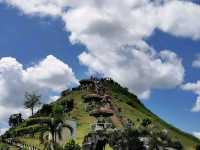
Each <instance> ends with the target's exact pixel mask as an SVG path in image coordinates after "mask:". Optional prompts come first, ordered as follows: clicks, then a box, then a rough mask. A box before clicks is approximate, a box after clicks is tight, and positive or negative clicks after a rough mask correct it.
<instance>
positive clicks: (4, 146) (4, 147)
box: [0, 143, 9, 150]
mask: <svg viewBox="0 0 200 150" xmlns="http://www.w3.org/2000/svg"><path fill="white" fill-rule="evenodd" d="M0 150H9V147H8V145H7V144H4V143H0Z"/></svg>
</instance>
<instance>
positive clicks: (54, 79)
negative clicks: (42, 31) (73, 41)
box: [0, 55, 78, 122]
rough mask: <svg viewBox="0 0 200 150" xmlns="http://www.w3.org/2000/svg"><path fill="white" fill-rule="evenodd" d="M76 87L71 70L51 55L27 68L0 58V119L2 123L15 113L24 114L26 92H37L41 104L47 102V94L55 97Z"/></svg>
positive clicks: (12, 60)
mask: <svg viewBox="0 0 200 150" xmlns="http://www.w3.org/2000/svg"><path fill="white" fill-rule="evenodd" d="M77 84H78V81H77V79H76V78H75V76H74V73H73V72H72V69H71V68H70V67H69V66H68V65H67V64H65V63H63V62H62V61H61V60H59V59H57V58H56V57H54V56H52V55H49V56H47V57H46V58H45V59H43V60H41V61H40V62H39V63H37V64H34V65H33V66H30V67H28V68H24V67H23V65H22V64H21V63H20V62H18V61H17V60H16V59H15V58H12V57H3V58H1V59H0V110H1V112H0V120H1V121H2V120H3V121H5V122H6V121H7V118H8V116H9V115H10V114H12V113H16V112H21V113H23V114H24V115H25V116H27V115H28V114H27V111H25V110H24V109H23V101H24V94H25V92H26V91H28V92H39V93H40V94H42V96H43V99H42V100H43V102H47V101H48V99H49V98H48V96H49V94H52V93H53V94H59V93H60V92H61V90H64V89H66V88H69V87H72V86H74V85H77Z"/></svg>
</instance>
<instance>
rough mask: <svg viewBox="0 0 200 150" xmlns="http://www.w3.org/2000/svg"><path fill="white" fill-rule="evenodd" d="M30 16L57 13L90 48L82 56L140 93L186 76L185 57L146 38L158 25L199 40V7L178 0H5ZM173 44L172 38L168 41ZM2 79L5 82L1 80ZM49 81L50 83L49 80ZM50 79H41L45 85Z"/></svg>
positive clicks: (169, 85)
mask: <svg viewBox="0 0 200 150" xmlns="http://www.w3.org/2000/svg"><path fill="white" fill-rule="evenodd" d="M2 2H5V3H7V4H9V5H11V6H14V7H17V8H19V9H20V10H22V11H23V12H24V13H25V14H28V15H42V16H43V15H49V16H59V17H61V18H62V20H63V21H64V22H65V28H66V30H67V31H69V32H70V33H71V34H70V37H69V38H70V40H71V42H72V43H73V44H74V43H82V44H84V45H85V46H86V48H87V50H86V51H84V52H83V53H82V54H80V55H79V56H78V58H79V61H80V62H81V63H82V64H83V65H86V66H87V67H88V68H89V71H90V72H92V73H94V72H98V73H102V74H104V75H105V76H110V77H112V78H114V79H115V80H117V81H118V82H120V83H121V84H123V85H124V86H127V87H129V88H130V89H131V90H132V91H133V92H135V93H136V94H138V95H139V96H140V97H142V98H148V97H149V95H150V93H151V90H152V89H156V88H159V89H160V88H173V87H175V86H177V85H180V84H181V83H182V81H183V78H184V68H183V65H182V63H181V59H180V58H179V57H178V56H177V55H176V54H175V53H174V52H172V51H170V50H163V51H161V52H157V51H156V50H154V49H153V48H152V47H150V46H149V45H148V44H147V43H146V42H145V40H144V39H145V38H147V37H150V36H151V35H152V34H153V32H154V30H155V29H160V30H162V31H163V32H167V33H169V34H172V35H175V36H180V37H189V38H192V39H194V40H199V39H200V22H199V21H198V20H199V17H200V6H199V5H197V4H194V3H192V2H189V1H187V2H186V1H179V0H173V1H171V0H154V1H151V0H123V1H121V0H101V1H99V0H84V1H78V0H37V1H35V0H30V1H26V0H2ZM169 44H170V43H169ZM0 84H1V83H0ZM48 84H49V83H48ZM44 85H46V83H44V82H43V86H44Z"/></svg>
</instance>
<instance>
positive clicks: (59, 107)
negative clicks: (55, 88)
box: [53, 104, 64, 115]
mask: <svg viewBox="0 0 200 150" xmlns="http://www.w3.org/2000/svg"><path fill="white" fill-rule="evenodd" d="M63 110H64V108H63V106H62V105H60V104H56V105H54V106H53V113H54V114H55V115H61V114H63Z"/></svg>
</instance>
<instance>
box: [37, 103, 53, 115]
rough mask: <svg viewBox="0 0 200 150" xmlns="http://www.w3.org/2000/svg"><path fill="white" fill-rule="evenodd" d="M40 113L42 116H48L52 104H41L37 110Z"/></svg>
mask: <svg viewBox="0 0 200 150" xmlns="http://www.w3.org/2000/svg"><path fill="white" fill-rule="evenodd" d="M39 113H40V115H42V116H48V115H49V114H51V113H52V106H51V105H49V104H44V105H43V106H42V109H41V110H40V111H39Z"/></svg>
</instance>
